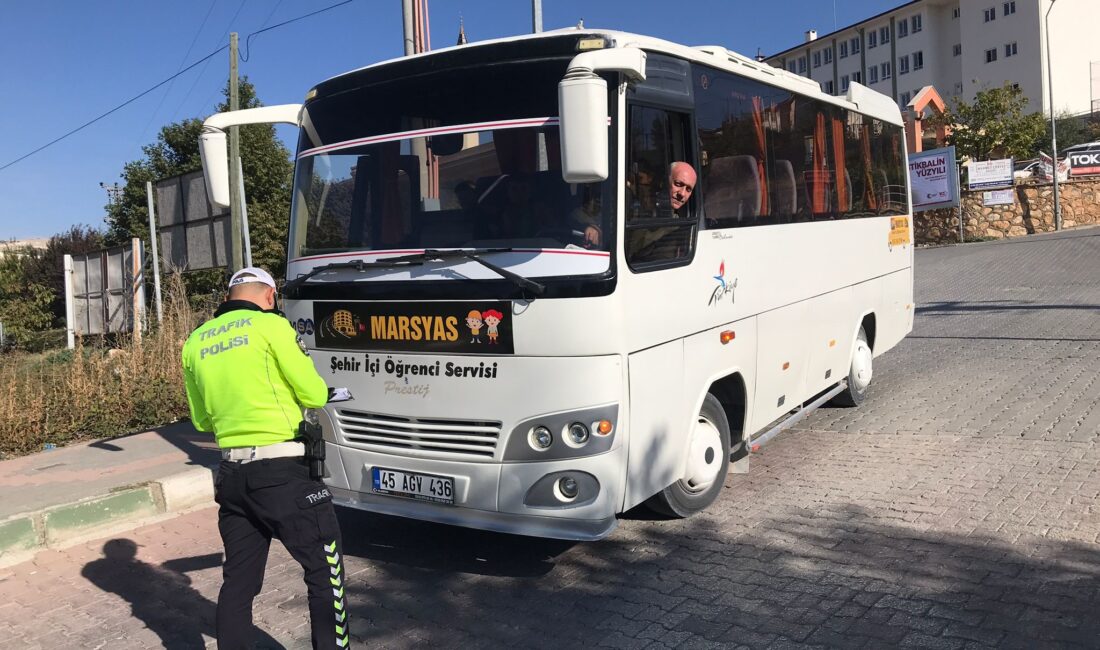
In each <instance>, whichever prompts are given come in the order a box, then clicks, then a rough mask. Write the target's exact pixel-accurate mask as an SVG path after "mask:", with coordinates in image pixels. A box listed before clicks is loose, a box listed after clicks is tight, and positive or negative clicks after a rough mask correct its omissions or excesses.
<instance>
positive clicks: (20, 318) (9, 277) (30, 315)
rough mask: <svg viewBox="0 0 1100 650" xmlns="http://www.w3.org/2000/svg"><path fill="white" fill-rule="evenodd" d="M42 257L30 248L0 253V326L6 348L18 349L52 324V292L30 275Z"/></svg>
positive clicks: (40, 253)
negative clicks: (7, 345) (13, 347)
mask: <svg viewBox="0 0 1100 650" xmlns="http://www.w3.org/2000/svg"><path fill="white" fill-rule="evenodd" d="M41 255H42V251H39V250H35V249H33V248H30V247H27V248H24V249H20V250H14V251H9V252H6V253H0V323H3V324H4V337H5V338H7V339H10V341H9V342H8V344H9V345H10V344H14V345H17V346H18V345H20V342H21V341H23V340H25V339H26V338H27V337H28V336H29V335H31V334H32V333H33V332H35V331H38V330H44V329H47V328H48V327H49V326H50V323H51V322H52V320H53V316H52V314H51V312H50V304H51V303H52V302H53V301H54V293H53V291H51V290H50V288H49V287H48V286H46V284H44V283H43V282H42V281H41V279H39V278H34V277H32V276H31V275H30V273H29V269H30V268H32V267H33V265H34V264H36V263H37V262H38V261H39V257H40V256H41Z"/></svg>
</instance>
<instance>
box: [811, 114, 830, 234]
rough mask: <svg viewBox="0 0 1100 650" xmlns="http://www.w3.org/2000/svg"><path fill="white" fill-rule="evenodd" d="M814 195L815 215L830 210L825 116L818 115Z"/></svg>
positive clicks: (815, 143)
mask: <svg viewBox="0 0 1100 650" xmlns="http://www.w3.org/2000/svg"><path fill="white" fill-rule="evenodd" d="M813 164H814V170H813V176H812V178H813V184H814V185H813V195H812V199H811V204H812V206H813V212H814V214H821V213H823V212H825V211H826V210H827V209H828V206H827V205H826V196H825V185H826V178H825V176H826V174H827V172H826V170H825V114H824V113H820V112H819V113H818V114H817V123H816V124H815V125H814V150H813Z"/></svg>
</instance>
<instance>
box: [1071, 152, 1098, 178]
mask: <svg viewBox="0 0 1100 650" xmlns="http://www.w3.org/2000/svg"><path fill="white" fill-rule="evenodd" d="M1068 157H1069V173H1070V175H1071V176H1086V175H1088V174H1100V151H1084V152H1081V153H1071V154H1069V156H1068Z"/></svg>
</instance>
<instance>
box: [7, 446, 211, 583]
mask: <svg viewBox="0 0 1100 650" xmlns="http://www.w3.org/2000/svg"><path fill="white" fill-rule="evenodd" d="M213 502H214V480H213V469H212V468H208V467H196V468H193V469H189V470H187V471H185V472H180V473H178V474H173V475H171V476H167V477H165V478H161V479H157V480H155V481H149V482H148V483H143V484H139V485H129V486H125V487H121V488H116V489H114V490H112V491H110V492H108V493H107V494H99V495H95V496H92V497H87V498H81V499H78V500H75V501H73V502H72V503H67V504H63V505H58V506H51V507H49V508H44V509H42V510H38V511H34V512H25V513H21V514H18V515H14V516H12V517H9V518H7V519H5V520H3V521H0V567H5V566H11V565H13V564H17V563H19V562H23V561H25V560H27V559H30V558H31V557H32V556H33V555H34V553H36V552H38V551H40V550H42V549H46V548H63V547H64V546H67V545H71V544H73V543H76V542H79V541H82V540H84V539H87V538H89V537H93V536H95V534H96V533H102V534H111V533H116V532H121V531H123V530H127V529H131V528H136V527H137V526H139V525H141V524H143V523H145V522H147V521H148V520H149V519H150V518H151V517H156V516H158V515H166V514H170V513H177V512H182V511H185V510H190V509H193V508H196V507H200V506H206V505H211V504H213Z"/></svg>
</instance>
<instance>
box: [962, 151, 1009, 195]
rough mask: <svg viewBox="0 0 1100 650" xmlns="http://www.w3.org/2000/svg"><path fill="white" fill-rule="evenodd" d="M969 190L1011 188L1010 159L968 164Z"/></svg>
mask: <svg viewBox="0 0 1100 650" xmlns="http://www.w3.org/2000/svg"><path fill="white" fill-rule="evenodd" d="M968 169H969V170H970V189H972V190H988V189H993V188H997V187H1012V159H1011V158H1001V159H1000V160H982V161H976V162H972V163H970V165H969V167H968Z"/></svg>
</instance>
